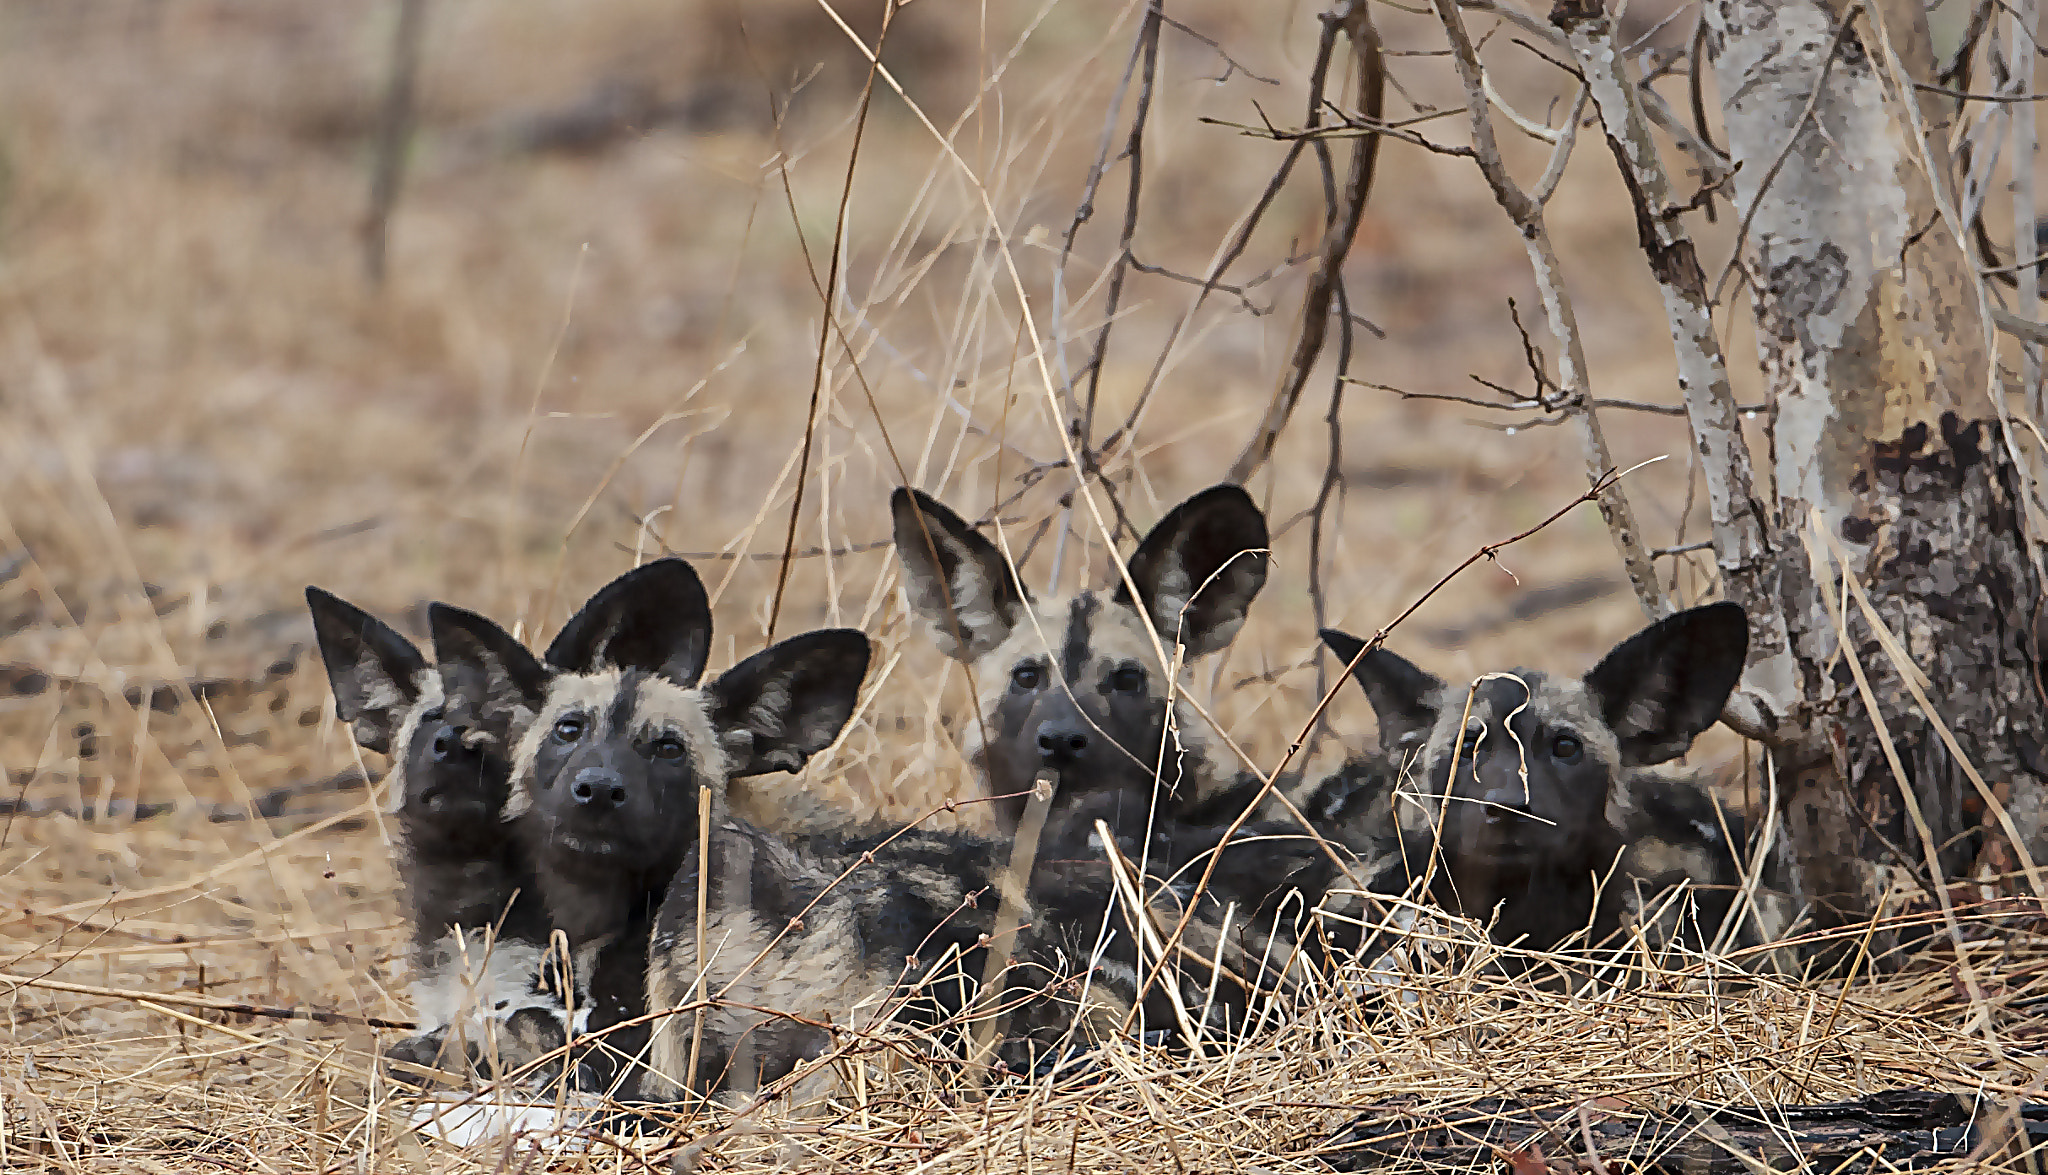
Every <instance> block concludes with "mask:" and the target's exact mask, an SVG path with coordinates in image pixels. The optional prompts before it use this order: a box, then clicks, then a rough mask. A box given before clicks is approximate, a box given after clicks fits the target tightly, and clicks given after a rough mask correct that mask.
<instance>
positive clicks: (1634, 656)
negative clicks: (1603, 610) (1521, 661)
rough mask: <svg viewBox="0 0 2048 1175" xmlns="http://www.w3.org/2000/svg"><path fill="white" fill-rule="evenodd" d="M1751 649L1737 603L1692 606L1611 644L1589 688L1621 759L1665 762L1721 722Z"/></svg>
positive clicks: (1746, 622) (1590, 678) (1590, 676)
mask: <svg viewBox="0 0 2048 1175" xmlns="http://www.w3.org/2000/svg"><path fill="white" fill-rule="evenodd" d="M1748 654H1749V617H1747V616H1745V615H1744V614H1743V611H1742V607H1741V606H1740V605H1738V604H1729V603H1721V604H1708V605H1706V606H1705V607H1702V608H1689V609H1687V610H1685V611H1683V612H1676V613H1673V614H1672V615H1670V616H1666V617H1665V618H1664V619H1662V620H1659V621H1658V622H1657V623H1655V624H1652V625H1651V626H1650V627H1648V628H1646V629H1644V630H1643V631H1641V632H1639V633H1637V634H1635V635H1634V636H1632V637H1630V638H1628V639H1627V640H1625V641H1623V642H1621V643H1620V644H1618V645H1616V646H1614V651H1613V652H1611V653H1609V654H1607V655H1606V656H1605V657H1603V658H1601V659H1600V663H1599V664H1598V665H1595V666H1594V667H1593V671H1592V672H1591V673H1588V674H1587V675H1586V689H1587V691H1588V692H1590V693H1591V694H1592V695H1593V698H1594V701H1595V702H1596V703H1597V704H1598V705H1599V707H1600V714H1601V717H1603V718H1605V719H1606V720H1607V725H1608V726H1610V727H1612V728H1613V729H1614V737H1615V739H1616V740H1617V741H1618V742H1619V743H1620V744H1621V757H1622V760H1623V761H1624V762H1626V763H1629V764H1631V765H1637V766H1644V765H1648V764H1651V763H1662V762H1664V761H1665V760H1667V759H1676V758H1677V757H1678V756H1680V755H1683V754H1685V752H1686V750H1687V749H1688V748H1690V747H1691V746H1692V740H1694V739H1696V738H1698V737H1699V736H1700V734H1701V733H1702V732H1703V731H1705V730H1706V729H1707V728H1708V727H1710V726H1712V725H1714V723H1715V722H1717V721H1719V720H1720V717H1721V707H1722V706H1724V705H1726V704H1727V702H1728V695H1729V693H1730V692H1732V691H1733V690H1734V689H1735V683H1736V682H1738V681H1740V680H1741V679H1742V665H1743V662H1744V660H1746V659H1747V657H1748Z"/></svg>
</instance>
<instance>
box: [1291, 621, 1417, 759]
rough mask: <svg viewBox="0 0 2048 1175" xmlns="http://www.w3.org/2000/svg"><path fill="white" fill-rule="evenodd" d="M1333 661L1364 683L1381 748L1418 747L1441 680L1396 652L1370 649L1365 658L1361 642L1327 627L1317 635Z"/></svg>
mask: <svg viewBox="0 0 2048 1175" xmlns="http://www.w3.org/2000/svg"><path fill="white" fill-rule="evenodd" d="M1317 635H1318V636H1320V637H1322V638H1323V643H1324V644H1326V645H1328V646H1329V647H1330V651H1331V652H1332V653H1335V654H1337V659H1338V660H1339V661H1342V662H1343V663H1344V664H1346V665H1350V666H1351V676H1352V678H1353V679H1354V680H1356V681H1357V682H1358V684H1359V685H1361V686H1363V687H1365V696H1366V698H1367V700H1369V701H1370V702H1372V712H1373V713H1374V714H1376V715H1378V716H1379V720H1380V748H1381V749H1382V750H1388V751H1391V750H1393V749H1395V748H1396V747H1406V746H1420V745H1421V744H1422V743H1423V742H1424V741H1425V740H1426V739H1428V738H1429V732H1430V730H1431V729H1432V728H1433V727H1435V726H1436V716H1437V708H1438V707H1439V706H1440V705H1441V704H1442V701H1441V699H1442V697H1443V688H1444V683H1443V682H1442V681H1441V680H1439V679H1438V678H1437V677H1435V676H1434V675H1432V674H1430V673H1429V672H1428V671H1426V670H1424V669H1420V668H1418V667H1417V666H1416V665H1415V664H1414V663H1413V662H1411V661H1409V660H1408V659H1407V658H1406V657H1403V656H1401V655H1400V654H1398V653H1391V652H1388V651H1387V650H1386V649H1374V650H1373V651H1372V652H1370V653H1366V654H1365V656H1363V657H1361V656H1359V653H1361V652H1363V651H1364V649H1365V642H1364V641H1362V640H1359V639H1358V638H1357V637H1355V636H1352V635H1351V634H1350V633H1348V632H1339V631H1338V630H1336V629H1334V628H1326V629H1323V630H1322V631H1321V632H1319V633H1318V634H1317Z"/></svg>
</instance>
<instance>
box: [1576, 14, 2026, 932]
mask: <svg viewBox="0 0 2048 1175" xmlns="http://www.w3.org/2000/svg"><path fill="white" fill-rule="evenodd" d="M1705 14H1706V21H1707V39H1706V50H1707V55H1708V58H1709V59H1710V60H1711V61H1712V62H1713V66H1714V74H1715V79H1716V81H1717V83H1718V86H1719V88H1720V91H1721V101H1722V106H1723V112H1724V125H1725V126H1726V128H1727V133H1728V143H1729V151H1730V153H1731V155H1732V156H1733V157H1734V159H1735V160H1736V161H1737V162H1738V163H1739V164H1740V165H1741V169H1740V170H1739V171H1738V172H1737V173H1736V176H1735V181H1734V187H1735V202H1736V207H1737V209H1738V210H1739V211H1740V212H1741V214H1742V217H1743V220H1742V223H1743V225H1744V226H1745V232H1744V236H1743V239H1742V241H1741V262H1742V266H1743V270H1744V272H1745V274H1746V276H1747V278H1748V281H1749V286H1750V292H1751V302H1752V305H1753V309H1754V313H1755V316H1756V321H1757V327H1758V331H1757V347H1758V352H1759V358H1760V361H1761V363H1762V366H1763V368H1764V372H1765V375H1766V378H1767V380H1768V382H1769V385H1770V392H1771V396H1772V402H1773V417H1772V422H1771V425H1772V427H1771V441H1772V462H1773V465H1772V468H1773V471H1774V473H1775V475H1776V483H1777V486H1776V488H1777V496H1778V501H1777V503H1776V515H1777V518H1778V520H1779V525H1778V527H1777V530H1776V533H1775V534H1774V536H1773V542H1774V545H1775V547H1776V549H1777V552H1778V554H1779V556H1780V564H1779V592H1780V595H1781V598H1782V600H1783V608H1784V615H1785V620H1786V628H1787V636H1788V638H1789V647H1790V650H1791V653H1792V660H1793V662H1794V664H1795V665H1796V670H1797V684H1798V691H1797V692H1798V694H1799V696H1800V697H1801V700H1802V709H1801V714H1800V716H1799V718H1800V721H1801V723H1802V725H1805V726H1807V727H1809V728H1810V729H1812V730H1813V731H1815V732H1816V734H1818V735H1819V736H1820V738H1821V740H1822V743H1823V745H1824V746H1825V747H1826V748H1827V749H1828V750H1829V752H1830V753H1829V754H1828V755H1827V756H1826V757H1824V758H1822V759H1819V760H1813V759H1809V760H1807V761H1805V762H1804V763H1802V764H1794V765H1793V766H1794V770H1793V771H1792V772H1791V773H1789V775H1788V776H1787V777H1785V778H1784V780H1783V782H1785V783H1786V785H1787V787H1786V790H1785V793H1784V794H1785V796H1786V802H1787V804H1788V805H1790V807H1791V808H1792V809H1793V811H1792V813H1791V814H1790V816H1789V818H1788V820H1787V822H1786V827H1787V830H1788V833H1789V834H1790V835H1791V837H1792V842H1793V851H1794V853H1795V855H1796V856H1797V858H1798V863H1799V870H1800V874H1801V877H1802V888H1804V889H1805V890H1806V892H1807V893H1808V895H1809V896H1811V897H1813V898H1815V899H1816V901H1817V902H1818V903H1819V905H1820V910H1819V911H1818V912H1820V913H1822V914H1823V918H1822V921H1823V924H1826V923H1829V922H1832V923H1834V924H1841V923H1842V922H1843V921H1854V920H1857V919H1860V918H1862V917H1865V916H1867V915H1868V914H1869V912H1870V911H1871V910H1873V909H1875V908H1876V905H1877V903H1878V901H1879V897H1880V892H1881V890H1882V888H1883V885H1884V881H1883V878H1882V877H1881V876H1880V875H1879V872H1880V871H1879V870H1878V869H1877V867H1876V865H1875V861H1876V860H1877V859H1878V857H1879V855H1880V853H1881V842H1880V840H1879V839H1877V838H1879V837H1882V838H1884V839H1885V840H1888V841H1889V842H1890V843H1891V844H1894V845H1899V846H1903V847H1906V848H1907V850H1908V852H1909V853H1910V854H1911V855H1913V856H1918V855H1919V850H1922V849H1924V850H1925V852H1926V853H1927V855H1928V858H1929V860H1934V859H1935V858H1936V857H1939V858H1941V865H1940V868H1942V869H1946V870H1949V871H1950V874H1951V875H1953V874H1954V872H1956V871H1960V870H1965V869H1973V868H1978V867H1986V866H1989V867H1993V868H1997V869H2001V870H2003V869H2006V868H2008V867H2009V865H2010V862H2011V858H2010V854H2009V851H2008V852H2007V855H2006V856H2005V857H2004V858H2002V859H2001V858H2000V857H1999V856H1998V853H1999V852H2000V851H2001V850H2000V848H1999V846H1998V845H1997V844H1996V843H1995V842H1991V841H1986V842H1984V851H1985V852H1987V853H1990V854H1991V856H1990V857H1989V858H1983V859H1979V860H1977V861H1975V862H1973V861H1972V859H1971V855H1972V853H1973V852H1974V851H1975V850H1974V849H1973V848H1972V845H1973V841H1972V836H1973V833H1972V830H1973V829H1975V828H1979V827H1988V826H1989V825H1990V823H1991V822H1990V821H1988V820H1987V819H1986V818H1985V814H1984V812H1983V811H1982V808H1981V806H1973V805H1975V801H1974V799H1973V798H1972V793H1971V791H1970V790H1969V788H1968V787H1967V785H1965V784H1963V783H1960V782H1959V781H1963V780H1965V779H1966V778H1976V777H1981V778H1985V779H1995V780H2002V781H2009V782H2010V786H2011V799H2010V801H2009V802H2008V803H2007V808H2008V810H2009V812H2010V814H2011V817H2012V825H2014V826H2017V828H2018V830H2019V832H2020V834H2021V840H2022V842H2023V843H2024V845H2025V847H2026V848H2027V849H2028V850H2029V851H2030V852H2031V853H2032V855H2033V856H2034V857H2035V858H2036V859H2038V858H2040V857H2041V856H2042V855H2043V848H2044V847H2048V846H2044V845H2043V844H2042V843H2041V833H2042V820H2041V814H2042V810H2043V808H2042V804H2041V800H2042V795H2043V790H2044V786H2048V780H2044V778H2043V777H2042V775H2041V774H2039V773H2038V772H2039V770H2040V768H2039V767H2038V764H2040V763H2041V762H2042V752H2043V749H2044V746H2048V720H2044V715H2043V707H2042V704H2041V699H2040V698H2039V697H2038V696H2037V693H2036V690H2035V688H2034V678H2033V666H2032V651H2033V650H2032V630H2033V626H2032V609H2033V608H2034V607H2036V606H2037V604H2038V602H2039V601H2040V598H2041V585H2040V583H2039V580H2038V576H2037V575H2036V574H2035V573H2034V571H2033V568H2032V565H2031V563H2030V561H2029V551H2028V548H2027V543H2026V538H2025V535H2024V533H2023V526H2022V523H2021V520H2020V514H2019V505H2020V500H2021V492H2020V487H2021V484H2022V483H2021V480H2020V474H2019V471H2018V470H2017V468H2016V467H2015V466H2014V465H2013V463H2012V458H2011V455H2010V453H2009V452H2008V451H2007V449H2006V447H2005V446H2004V444H2003V443H2001V438H2002V435H2003V430H2002V427H2001V422H2000V414H1999V411H1998V408H1997V405H1996V404H1994V402H1993V401H1992V399H1991V397H1990V395H1989V394H1988V390H1989V388H1990V387H1991V381H1990V374H1991V370H1990V354H1989V348H1988V346H1987V342H1986V339H1987V334H1986V325H1985V322H1984V319H1983V314H1984V313H1985V311H1984V306H1985V302H1984V300H1983V297H1982V293H1981V290H1980V289H1979V287H1978V284H1977V283H1978V280H1979V279H1978V276H1977V274H1976V271H1975V269H1974V267H1973V265H1972V262H1971V260H1970V257H1969V253H1968V250H1967V248H1966V247H1965V245H1964V243H1963V242H1962V241H1960V240H1958V239H1957V237H1956V235H1955V228H1956V224H1957V218H1956V217H1955V216H1954V215H1953V213H1952V209H1953V207H1954V205H1953V203H1952V202H1951V201H1949V200H1948V199H1946V198H1945V196H1944V193H1945V191H1946V187H1945V185H1947V184H1948V183H1949V182H1950V181H1949V178H1948V177H1949V173H1950V170H1951V169H1950V167H1949V162H1948V159H1947V158H1946V155H1945V148H1944V145H1943V143H1942V141H1941V134H1942V133H1943V132H1942V131H1941V129H1940V128H1941V127H1942V126H1943V125H1944V124H1945V123H1946V122H1947V121H1948V120H1949V119H1951V118H1952V117H1953V111H1952V110H1948V109H1944V108H1943V104H1944V102H1945V101H1946V100H1945V99H1939V98H1931V97H1927V96H1923V95H1922V94H1919V93H1916V92H1915V91H1914V89H1913V87H1912V85H1911V84H1910V79H1913V78H1920V79H1924V78H1926V77H1927V76H1928V75H1929V73H1930V71H1931V68H1932V50H1931V47H1930V46H1929V43H1928V34H1927V26H1926V21H1925V12H1924V10H1923V9H1922V8H1921V7H1919V6H1918V4H1917V0H1833V2H1829V0H1707V2H1706V8H1705ZM1596 96H1597V95H1596ZM1930 128H1931V129H1930ZM1936 185H1944V186H1943V187H1937V186H1936ZM1810 518H1811V519H1816V520H1817V521H1818V524H1819V526H1820V527H1821V528H1822V531H1823V533H1824V534H1825V536H1826V537H1827V541H1828V544H1829V547H1830V549H1831V550H1832V551H1833V552H1834V553H1835V554H1836V556H1837V557H1838V558H1839V560H1840V562H1839V564H1833V563H1830V564H1827V565H1825V566H1823V564H1822V562H1821V561H1818V560H1816V561H1814V562H1811V563H1809V562H1807V561H1806V560H1804V559H1802V558H1801V557H1800V543H1799V541H1798V537H1797V531H1798V528H1800V527H1803V526H1804V525H1806V520H1808V519H1810ZM1837 575H1846V576H1848V577H1851V578H1852V579H1853V580H1854V582H1856V583H1858V584H1861V585H1862V587H1863V588H1864V590H1865V591H1866V592H1867V594H1868V597H1869V600H1870V602H1871V605H1872V608H1871V610H1870V611H1869V615H1868V616H1864V615H1854V614H1849V615H1844V616H1843V617H1840V618H1836V619H1831V618H1830V616H1829V614H1828V610H1827V607H1826V604H1827V602H1828V601H1829V599H1830V598H1831V597H1832V595H1833V593H1835V592H1838V591H1840V590H1841V586H1842V585H1840V584H1838V583H1835V582H1831V581H1832V580H1833V578H1834V577H1835V576H1837ZM1877 625H1881V626H1882V627H1883V628H1886V629H1889V630H1890V631H1891V632H1894V633H1897V634H1899V640H1898V641H1897V642H1893V643H1886V640H1885V639H1881V638H1879V637H1877V635H1876V629H1875V628H1874V627H1873V626H1877ZM1845 633H1846V640H1845V639H1844V634H1845ZM1923 677H1924V679H1925V680H1930V681H1932V682H1933V683H1936V684H1935V688H1932V689H1925V690H1922V691H1920V694H1919V696H1921V697H1931V704H1932V705H1935V706H1939V707H1940V708H1941V714H1940V717H1941V718H1942V719H1943V722H1944V723H1945V724H1946V725H1947V726H1948V727H1949V728H1950V729H1952V730H1954V731H1955V732H1956V735H1957V743H1956V745H1959V746H1960V747H1962V748H1963V750H1964V751H1965V752H1966V753H1967V756H1968V758H1969V759H1970V761H1971V762H1972V763H1973V764H1974V766H1975V768H1976V769H1977V771H1976V772H1975V773H1973V772H1971V771H1968V770H1966V769H1963V768H1962V767H1961V766H1960V764H1959V763H1958V762H1957V761H1956V758H1955V756H1954V753H1953V750H1954V747H1953V746H1950V745H1947V744H1945V743H1944V742H1943V741H1942V740H1940V739H1937V738H1936V737H1935V736H1934V733H1933V731H1932V729H1931V727H1930V724H1929V722H1928V721H1927V719H1926V716H1925V715H1923V714H1922V713H1921V712H1920V711H1919V703H1917V702H1916V701H1915V700H1914V698H1915V690H1914V689H1913V686H1914V685H1916V684H1918V683H1919V681H1920V680H1922V679H1923ZM1852 678H1854V679H1855V682H1856V683H1859V684H1852V681H1851V679H1852ZM1873 709H1875V710H1876V712H1875V713H1873ZM1898 786H1905V787H1909V788H1910V789H1911V793H1910V794H1909V795H1907V794H1901V793H1900V792H1899V791H1898V790H1897V787H1898ZM1907 815H1911V816H1912V817H1913V820H1912V822H1911V823H1908V822H1906V820H1905V816H1907ZM1923 816H1924V820H1923Z"/></svg>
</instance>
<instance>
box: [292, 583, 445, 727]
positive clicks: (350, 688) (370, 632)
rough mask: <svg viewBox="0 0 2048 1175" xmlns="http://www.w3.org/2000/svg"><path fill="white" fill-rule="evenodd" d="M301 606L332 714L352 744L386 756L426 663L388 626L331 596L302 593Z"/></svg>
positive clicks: (311, 589)
mask: <svg viewBox="0 0 2048 1175" xmlns="http://www.w3.org/2000/svg"><path fill="white" fill-rule="evenodd" d="M306 607H307V609H308V610H310V611H311V612H312V613H313V639H314V640H315V641H317V642H319V645H320V659H321V660H322V661H324V662H326V664H327V683H328V684H329V685H330V686H332V687H333V688H334V710H335V713H337V714H339V715H340V716H341V720H342V721H343V722H346V723H348V724H349V727H350V729H352V730H353V731H354V732H355V737H356V745H358V746H360V747H362V748H363V749H364V750H366V751H377V752H379V753H380V754H386V755H388V754H390V753H391V740H392V739H394V738H396V737H397V735H398V728H399V727H400V726H402V725H404V723H405V714H406V711H408V710H410V709H412V706H413V703H415V702H417V701H419V700H420V674H421V672H422V671H424V670H425V669H426V667H427V659H426V658H425V657H423V656H421V655H420V651H419V650H418V649H416V648H414V647H413V644H412V642H411V641H409V640H406V639H405V638H404V637H402V636H400V635H398V633H397V632H396V631H394V630H393V629H392V627H391V626H390V625H388V624H386V623H384V622H383V621H381V620H379V619H377V618H376V617H375V616H372V615H370V614H369V613H368V612H365V611H363V610H362V609H361V608H358V607H356V606H355V605H354V604H351V603H349V602H348V601H347V600H344V599H342V598H341V597H340V596H337V595H334V594H333V593H331V592H324V591H321V590H320V589H319V588H316V587H309V588H307V589H306Z"/></svg>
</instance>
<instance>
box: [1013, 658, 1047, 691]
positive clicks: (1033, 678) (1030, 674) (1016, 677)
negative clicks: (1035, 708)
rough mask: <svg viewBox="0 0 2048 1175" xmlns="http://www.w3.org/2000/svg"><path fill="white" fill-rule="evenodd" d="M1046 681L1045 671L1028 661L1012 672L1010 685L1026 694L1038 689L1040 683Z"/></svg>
mask: <svg viewBox="0 0 2048 1175" xmlns="http://www.w3.org/2000/svg"><path fill="white" fill-rule="evenodd" d="M1044 680H1045V673H1044V671H1042V670H1041V669H1039V668H1038V666H1036V665H1033V664H1031V663H1030V662H1028V661H1027V662H1025V663H1024V664H1022V665H1019V666H1017V667H1016V668H1015V669H1012V670H1010V684H1011V685H1014V686H1016V687H1017V688H1018V689H1019V690H1021V691H1023V692H1025V693H1030V692H1031V691H1032V690H1035V689H1037V688H1038V685H1039V683H1040V682H1042V681H1044Z"/></svg>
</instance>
